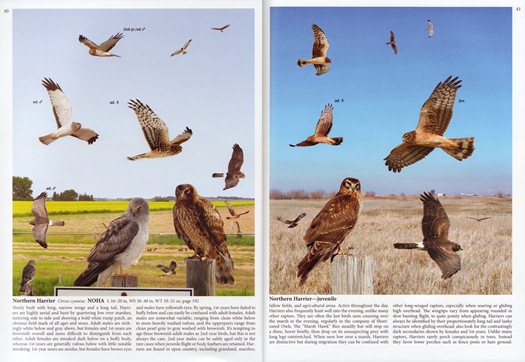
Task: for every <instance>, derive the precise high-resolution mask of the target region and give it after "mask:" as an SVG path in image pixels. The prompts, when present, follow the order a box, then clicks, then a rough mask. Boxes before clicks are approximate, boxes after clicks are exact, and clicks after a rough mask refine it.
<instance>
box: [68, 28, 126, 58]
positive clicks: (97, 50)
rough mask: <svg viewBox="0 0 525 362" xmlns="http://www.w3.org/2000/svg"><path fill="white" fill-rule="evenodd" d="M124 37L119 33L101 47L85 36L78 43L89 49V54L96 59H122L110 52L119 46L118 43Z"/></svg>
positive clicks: (79, 38) (81, 36)
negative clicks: (116, 45)
mask: <svg viewBox="0 0 525 362" xmlns="http://www.w3.org/2000/svg"><path fill="white" fill-rule="evenodd" d="M123 37H124V35H122V33H117V34H115V35H113V36H111V37H109V39H108V40H106V41H105V42H103V43H102V44H100V45H97V44H95V43H93V42H92V41H91V40H89V39H88V38H86V37H85V36H84V35H80V36H79V37H78V41H79V42H81V43H82V44H84V45H85V46H87V47H88V48H89V54H90V55H93V56H96V57H120V55H116V54H111V53H110V52H109V51H110V50H111V49H112V48H113V47H114V46H115V44H117V42H118V41H119V40H120V39H122V38H123Z"/></svg>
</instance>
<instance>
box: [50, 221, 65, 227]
mask: <svg viewBox="0 0 525 362" xmlns="http://www.w3.org/2000/svg"><path fill="white" fill-rule="evenodd" d="M64 225H66V223H65V222H64V221H55V220H49V226H64Z"/></svg>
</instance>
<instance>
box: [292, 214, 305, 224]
mask: <svg viewBox="0 0 525 362" xmlns="http://www.w3.org/2000/svg"><path fill="white" fill-rule="evenodd" d="M305 216H306V212H303V213H301V214H299V216H297V217H296V218H295V220H294V221H293V222H299V220H301V219H302V218H303V217H305Z"/></svg>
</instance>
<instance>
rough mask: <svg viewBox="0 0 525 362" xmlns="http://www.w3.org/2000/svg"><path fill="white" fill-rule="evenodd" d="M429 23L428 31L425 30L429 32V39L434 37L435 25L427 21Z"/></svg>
mask: <svg viewBox="0 0 525 362" xmlns="http://www.w3.org/2000/svg"><path fill="white" fill-rule="evenodd" d="M427 23H428V29H425V31H426V32H428V37H429V38H430V37H431V36H432V35H434V24H432V22H431V21H430V20H427Z"/></svg>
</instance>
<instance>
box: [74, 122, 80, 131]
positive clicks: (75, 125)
mask: <svg viewBox="0 0 525 362" xmlns="http://www.w3.org/2000/svg"><path fill="white" fill-rule="evenodd" d="M81 128H82V124H80V123H78V122H73V130H75V131H78V130H79V129H81Z"/></svg>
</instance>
